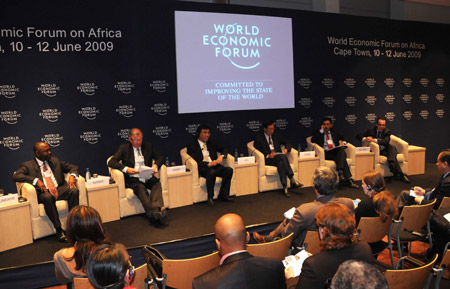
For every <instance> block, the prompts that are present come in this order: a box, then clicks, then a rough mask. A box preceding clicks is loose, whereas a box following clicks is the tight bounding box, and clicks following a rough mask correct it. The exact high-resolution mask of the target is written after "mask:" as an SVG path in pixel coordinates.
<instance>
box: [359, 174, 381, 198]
mask: <svg viewBox="0 0 450 289" xmlns="http://www.w3.org/2000/svg"><path fill="white" fill-rule="evenodd" d="M362 187H363V190H364V193H365V194H366V195H368V196H372V194H373V193H378V192H381V191H382V190H384V177H383V175H382V174H381V173H380V172H379V171H375V170H372V171H368V172H366V173H365V174H364V175H363V177H362Z"/></svg>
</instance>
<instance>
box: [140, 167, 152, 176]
mask: <svg viewBox="0 0 450 289" xmlns="http://www.w3.org/2000/svg"><path fill="white" fill-rule="evenodd" d="M153 171H154V169H153V168H151V167H147V166H140V167H139V178H141V179H150V178H151V177H152V175H153Z"/></svg>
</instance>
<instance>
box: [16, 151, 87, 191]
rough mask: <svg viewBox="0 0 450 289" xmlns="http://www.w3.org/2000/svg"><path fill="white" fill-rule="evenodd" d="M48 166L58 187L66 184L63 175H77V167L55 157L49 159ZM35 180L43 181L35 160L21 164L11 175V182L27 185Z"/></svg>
mask: <svg viewBox="0 0 450 289" xmlns="http://www.w3.org/2000/svg"><path fill="white" fill-rule="evenodd" d="M48 164H49V166H50V169H51V170H52V172H53V176H54V177H55V179H56V182H57V183H58V186H63V185H65V184H66V180H65V179H64V174H65V173H71V174H76V175H78V167H77V166H76V165H73V164H70V163H66V162H63V161H61V160H60V159H58V158H57V157H51V158H50V160H49V161H48ZM35 178H38V179H40V180H41V181H43V178H42V174H41V168H40V167H39V165H38V163H37V161H36V159H35V158H34V159H32V160H30V161H26V162H24V163H23V164H21V165H20V168H19V169H18V170H17V171H16V172H15V174H14V175H13V180H14V181H15V182H25V183H29V184H33V181H34V179H35ZM35 187H36V186H35Z"/></svg>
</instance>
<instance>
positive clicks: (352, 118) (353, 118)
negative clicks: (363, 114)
mask: <svg viewBox="0 0 450 289" xmlns="http://www.w3.org/2000/svg"><path fill="white" fill-rule="evenodd" d="M357 119H358V117H357V116H356V115H354V114H347V115H346V116H345V120H346V121H347V122H348V123H349V124H355V123H356V120H357Z"/></svg>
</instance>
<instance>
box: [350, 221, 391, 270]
mask: <svg viewBox="0 0 450 289" xmlns="http://www.w3.org/2000/svg"><path fill="white" fill-rule="evenodd" d="M393 224H394V223H393V222H392V221H386V222H384V223H383V221H381V218H380V217H362V218H361V219H360V221H359V224H358V228H356V239H357V240H358V241H360V242H367V243H376V242H379V241H381V240H382V239H383V238H384V236H386V235H387V236H388V243H387V244H386V245H385V246H380V247H379V248H376V251H375V252H374V251H373V248H372V253H373V255H375V256H376V255H378V254H380V253H381V252H382V251H383V250H384V249H386V247H387V246H388V245H389V243H391V235H390V232H391V230H392V226H393ZM383 244H384V243H383ZM390 249H392V246H391V247H390ZM390 255H391V265H392V268H394V265H395V264H394V254H393V252H392V250H390Z"/></svg>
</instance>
